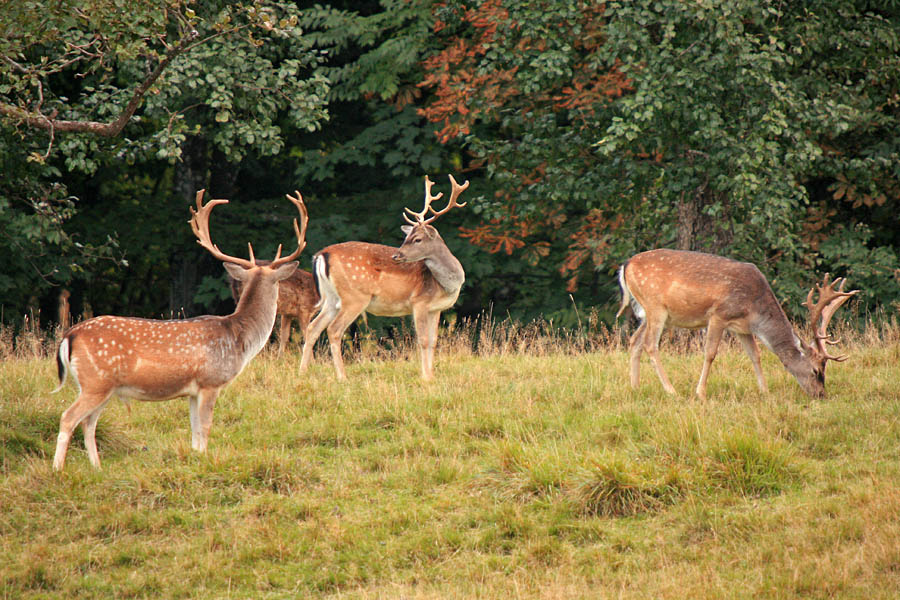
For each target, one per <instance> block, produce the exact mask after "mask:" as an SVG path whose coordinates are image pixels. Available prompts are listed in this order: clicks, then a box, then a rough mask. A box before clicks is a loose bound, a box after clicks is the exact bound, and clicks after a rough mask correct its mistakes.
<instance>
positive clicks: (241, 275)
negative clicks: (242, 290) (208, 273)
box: [222, 262, 247, 281]
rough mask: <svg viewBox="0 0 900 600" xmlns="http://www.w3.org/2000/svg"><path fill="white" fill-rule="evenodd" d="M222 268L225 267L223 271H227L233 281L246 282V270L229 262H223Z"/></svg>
mask: <svg viewBox="0 0 900 600" xmlns="http://www.w3.org/2000/svg"><path fill="white" fill-rule="evenodd" d="M222 266H223V267H225V270H226V271H228V274H229V275H231V276H232V277H234V278H235V279H239V280H240V281H247V269H245V268H244V267H242V266H240V265H236V264H234V263H230V262H223V263H222Z"/></svg>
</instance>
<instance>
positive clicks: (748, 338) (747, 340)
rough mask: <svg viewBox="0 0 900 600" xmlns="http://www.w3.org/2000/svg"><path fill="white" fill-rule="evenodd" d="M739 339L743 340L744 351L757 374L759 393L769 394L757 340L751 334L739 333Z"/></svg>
mask: <svg viewBox="0 0 900 600" xmlns="http://www.w3.org/2000/svg"><path fill="white" fill-rule="evenodd" d="M738 339H740V340H741V344H742V345H743V346H744V351H745V352H746V353H747V356H749V357H750V362H751V363H753V371H754V372H756V383H757V385H759V391H761V392H762V393H763V394H768V393H769V387H768V386H767V385H766V378H765V377H764V376H763V372H762V365H760V364H759V346H758V345H757V344H756V339H755V338H754V337H753V336H752V335H751V334H749V333H739V334H738Z"/></svg>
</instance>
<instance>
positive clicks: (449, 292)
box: [300, 175, 469, 380]
mask: <svg viewBox="0 0 900 600" xmlns="http://www.w3.org/2000/svg"><path fill="white" fill-rule="evenodd" d="M433 185H434V183H433V182H432V181H431V180H430V179H429V178H428V177H426V178H425V207H424V208H423V209H422V210H421V211H418V212H416V211H414V210H412V209H409V208H407V209H406V212H407V213H409V215H410V216H412V217H413V218H410V216H407V215H406V214H404V215H403V217H404V219H406V221H407V222H408V223H409V225H408V226H403V227H402V228H401V229H402V230H403V233H405V234H406V239H404V240H403V244H402V245H401V246H400V247H399V248H393V247H390V246H383V245H381V244H369V243H365V242H344V243H341V244H334V245H332V246H328V247H326V248H323V249H322V250H320V251H319V252H318V253H316V255H315V256H314V257H313V274H314V275H315V277H316V282H317V285H318V287H319V293H320V294H321V296H322V299H321V301H320V304H321V310H320V311H319V314H318V315H317V316H316V318H315V319H313V320H312V322H311V323H310V324H309V328H308V330H307V332H306V336H305V339H304V342H303V358H302V359H301V361H300V372H303V371H305V370H306V368H307V367H308V365H309V363H310V361H311V360H312V353H313V346H314V344H315V343H316V340H317V339H318V338H319V336H320V335H321V334H322V331H324V330H325V329H326V328H327V330H328V340H329V342H330V345H331V356H332V360H333V362H334V368H335V371H336V373H337V377H338V379H346V374H345V372H344V361H343V358H342V357H341V338H342V336H343V334H344V331H345V330H346V329H347V327H349V326H350V324H351V323H353V321H355V320H356V318H357V317H358V316H359V315H361V314H362V313H363V312H364V311H365V312H368V313H369V314H373V315H379V316H388V317H399V316H404V315H409V314H411V315H412V316H413V322H414V323H415V328H416V337H417V339H418V345H419V351H420V354H421V360H422V378H423V379H425V380H429V379H431V378H432V377H433V376H434V348H435V345H436V344H437V329H438V320H439V318H440V315H441V311H443V310H446V309H448V308H450V307H451V306H453V305H454V304H455V303H456V299H457V297H459V291H460V289H461V288H462V284H463V282H464V281H465V277H466V274H465V271H463V267H462V265H461V264H460V262H459V260H457V259H456V257H455V256H453V254H452V253H451V252H450V249H449V248H447V245H446V244H445V243H444V240H443V239H442V238H441V236H440V234H439V233H438V232H437V229H435V228H434V227H432V226H431V223H433V222H434V221H435V219H437V218H438V217H440V216H441V215H443V214H446V213H447V212H449V211H450V210H451V209H453V208H455V207H463V206H465V205H466V203H462V204H459V203H458V202H457V200H458V199H459V195H460V194H461V193H462V192H463V191H465V189H466V188H467V187H469V182H468V181H466V182H465V183H463V184H462V185H460V184H458V183H457V182H456V180H455V179H454V178H453V175H450V185H451V192H450V199H449V201H448V202H447V205H446V206H445V207H444V208H442V209H440V210H435V209H434V208H433V207H432V206H431V203H432V202H434V201H435V200H438V199H440V198H441V197H442V196H443V193H438V194H437V195H436V196H435V195H432V193H431V188H432V186H433ZM429 213H431V216H429ZM426 217H428V218H426Z"/></svg>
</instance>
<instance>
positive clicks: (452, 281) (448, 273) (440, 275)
mask: <svg viewBox="0 0 900 600" xmlns="http://www.w3.org/2000/svg"><path fill="white" fill-rule="evenodd" d="M425 267H426V268H427V269H428V271H429V272H430V273H431V276H432V277H434V280H435V281H437V283H438V285H440V286H441V287H442V288H444V291H446V292H447V293H450V294H453V293H456V292H459V290H460V288H461V287H462V284H463V282H464V281H465V280H466V272H465V271H464V270H463V267H462V264H460V262H459V260H457V258H456V257H455V256H453V253H452V252H450V249H449V248H447V246H446V245H445V244H440V245H438V246H437V247H436V248H435V251H434V252H433V253H432V254H431V255H429V256H428V257H426V258H425Z"/></svg>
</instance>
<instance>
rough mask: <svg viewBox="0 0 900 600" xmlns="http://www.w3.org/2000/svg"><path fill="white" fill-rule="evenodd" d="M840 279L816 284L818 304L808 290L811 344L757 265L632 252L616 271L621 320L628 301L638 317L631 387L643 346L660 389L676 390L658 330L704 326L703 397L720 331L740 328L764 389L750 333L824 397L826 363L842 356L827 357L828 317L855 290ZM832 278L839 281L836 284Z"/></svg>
mask: <svg viewBox="0 0 900 600" xmlns="http://www.w3.org/2000/svg"><path fill="white" fill-rule="evenodd" d="M845 283H846V280H845V279H842V278H840V279H836V280H834V281H831V282H829V278H828V275H825V279H824V281H823V282H822V284H821V285H819V284H816V289H818V292H819V299H818V302H817V303H816V304H815V305H814V304H813V293H814V292H815V291H816V289H811V290H810V291H809V295H808V296H807V298H806V302H805V303H804V306H806V307H807V309H809V320H810V324H811V325H812V327H813V330H814V336H815V338H814V342H813V344H812V345H810V344H807V343H805V342H804V341H803V340H801V339H800V338H799V337H798V336H797V334H796V333H795V332H794V328H793V327H792V326H791V323H790V321H788V318H787V316H786V315H785V313H784V310H782V308H781V305H780V304H779V303H778V300H777V299H776V298H775V294H774V293H773V292H772V288H771V287H770V286H769V282H768V281H766V278H765V277H763V274H762V273H760V271H759V269H757V268H756V266H754V265H752V264H750V263H744V262H738V261H736V260H731V259H729V258H724V257H721V256H714V255H711V254H703V253H701V252H686V251H680V250H666V249H659V250H650V251H648V252H642V253H640V254H636V255H635V256H633V257H631V258H630V259H629V260H628V261H627V262H626V263H625V264H624V265H623V266H622V267H621V268H620V269H619V284H620V285H621V287H622V306H621V308H619V312H618V313H617V314H616V317H617V318H618V316H619V315H621V314H622V313H623V312H624V311H625V308H626V307H627V306H628V304H629V302H630V303H631V305H632V307H633V309H634V313H635V316H637V318H638V319H640V320H641V325H640V326H639V327H638V329H637V331H635V332H634V334H633V335H632V336H631V386H632V387H637V385H638V383H639V381H640V364H641V352H642V351H644V350H646V351H647V354H649V355H650V359H651V360H652V361H653V366H654V367H656V373H657V374H658V375H659V380H660V381H661V382H662V385H663V388H665V390H666V391H667V392H669V393H670V394H674V393H675V388H674V387H672V384H671V383H670V382H669V378H668V377H666V373H665V371H663V367H662V364H661V363H660V360H659V338H660V335H662V330H663V328H664V327H665V326H666V325H668V326H670V327H679V328H685V329H699V328H701V327H706V329H707V331H706V347H705V362H704V363H703V370H702V371H701V373H700V382H699V383H698V384H697V396H698V397H699V398H700V399H704V398H706V378H707V376H708V375H709V368H710V365H712V362H713V359H714V358H715V357H716V352H717V350H718V348H719V342H720V341H721V339H722V334H723V333H724V332H725V331H731V332H732V333H735V334H737V336H738V338H739V339H740V340H741V344H742V345H743V346H744V350H745V351H746V352H747V354H748V355H749V356H750V361H751V362H752V363H753V370H754V371H755V372H756V381H757V383H758V384H759V389H760V390H761V391H762V392H763V393H768V388H767V387H766V380H765V378H764V377H763V373H762V368H761V367H760V364H759V347H758V346H757V344H756V341H755V339H754V336H756V337H758V338H759V339H761V340H762V341H763V343H764V344H765V345H766V346H767V347H768V348H769V349H770V350H772V352H774V353H775V355H776V356H778V358H779V359H781V362H782V363H783V364H784V367H785V368H786V369H787V370H788V372H789V373H790V374H791V375H793V376H794V377H795V378H796V379H797V381H798V382H799V383H800V386H801V387H802V388H803V389H804V391H806V393H807V394H809V395H810V396H814V397H824V395H825V365H826V362H827V361H828V360H834V361H843V360H846V358H847V357H846V356H831V355H830V354H828V352H827V350H826V344H834V343H837V342H836V341H832V340H830V339H829V337H828V334H827V333H826V330H827V328H828V323H829V322H830V321H831V317H832V316H834V313H835V312H837V310H838V309H839V308H840V307H841V305H843V304H844V302H846V301H847V300H848V299H849V298H850V297H851V296H853V295H854V294H856V293H858V292H859V290H854V291H852V292H845V291H844V284H845ZM835 284H839V287H838V289H837V290H835V287H834V286H835Z"/></svg>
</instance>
